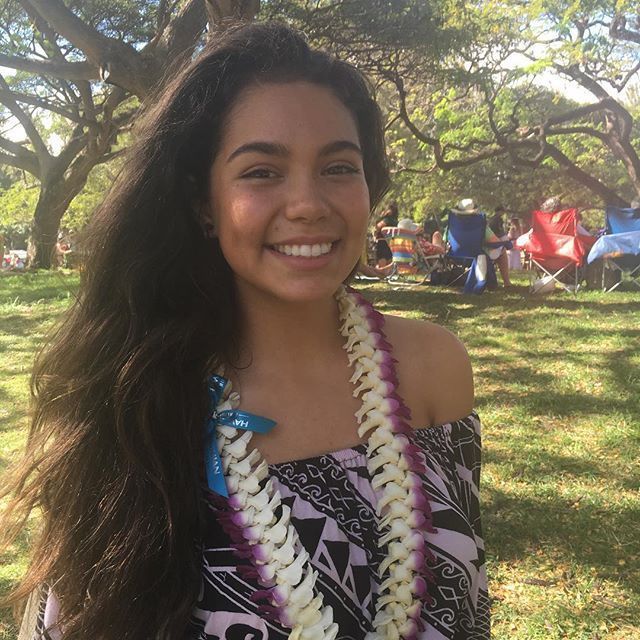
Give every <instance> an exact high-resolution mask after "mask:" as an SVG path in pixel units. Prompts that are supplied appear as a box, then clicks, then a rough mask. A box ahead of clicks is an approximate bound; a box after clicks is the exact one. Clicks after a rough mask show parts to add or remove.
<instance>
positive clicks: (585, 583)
mask: <svg viewBox="0 0 640 640" xmlns="http://www.w3.org/2000/svg"><path fill="white" fill-rule="evenodd" d="M231 18H233V19H242V20H263V19H279V20H284V21H286V22H288V23H290V24H293V25H296V26H298V27H300V28H301V29H302V30H303V31H304V32H305V33H306V34H307V35H308V37H309V39H310V40H311V42H312V43H313V44H315V45H318V46H321V47H324V48H326V49H328V50H330V51H332V52H333V53H334V54H336V55H338V56H340V57H343V58H345V59H348V60H350V61H352V62H354V63H355V64H357V66H358V67H360V68H361V69H363V70H364V71H365V72H367V73H368V75H369V77H370V78H371V81H372V83H373V84H374V87H375V90H376V94H377V96H378V99H379V102H380V104H381V106H382V108H383V111H384V115H385V119H386V124H387V126H386V134H387V145H388V150H389V159H390V164H391V169H392V176H393V186H392V190H391V192H390V194H389V199H391V198H393V199H395V200H396V201H397V202H398V205H399V208H400V212H401V216H408V217H412V218H413V219H414V220H416V221H418V222H420V221H422V220H424V219H425V218H429V217H431V216H437V215H438V214H439V213H440V212H441V211H442V210H443V209H444V208H445V207H448V206H451V205H452V204H454V203H455V202H456V201H458V200H460V199H461V198H464V197H473V198H474V199H475V200H476V202H478V203H479V204H480V205H481V207H482V208H484V209H485V210H489V211H490V210H491V209H493V208H495V207H497V206H499V205H502V206H504V207H506V208H507V209H508V210H509V212H510V213H512V214H513V215H518V216H520V217H521V218H523V219H525V220H526V219H527V216H528V214H529V212H530V211H531V210H532V209H534V208H535V207H537V206H539V205H540V203H541V202H542V201H543V200H544V199H546V198H547V197H548V196H550V195H558V196H560V197H561V198H562V200H563V201H564V202H565V203H566V204H568V205H574V206H577V207H580V208H581V209H583V210H584V211H585V215H584V218H585V223H586V225H587V226H589V227H590V228H591V229H592V230H595V229H598V228H601V227H602V226H603V225H604V211H603V208H604V206H605V205H607V204H613V205H617V206H628V205H629V204H630V203H631V202H632V201H633V200H634V199H635V198H638V197H640V157H639V156H638V152H639V150H640V125H639V122H640V74H639V70H640V9H639V8H638V4H637V1H635V2H630V1H617V2H613V1H604V0H583V1H582V2H570V1H563V0H546V1H532V2H527V3H524V2H520V1H518V0H508V1H505V2H491V1H489V2H468V1H464V2H459V1H453V0H451V1H448V0H389V1H385V2H383V1H381V0H369V1H364V0H332V1H328V0H326V1H325V0H314V1H313V2H312V1H310V0H296V1H294V0H275V1H267V0H263V1H262V2H260V1H258V0H245V1H240V0H111V1H109V2H107V1H106V0H83V1H82V2H80V1H79V0H64V1H63V0H0V233H1V234H2V238H3V243H4V245H5V247H6V248H7V249H10V248H14V249H21V248H26V247H27V243H29V253H30V262H31V269H29V270H26V271H25V272H11V273H8V272H6V273H2V275H1V277H0V352H2V364H1V366H0V368H1V377H0V470H2V469H4V468H5V467H6V466H7V465H8V464H9V463H10V461H11V460H13V459H14V458H15V457H16V455H17V452H18V451H19V449H20V447H21V445H22V443H23V442H24V439H25V437H26V432H27V429H28V376H29V371H30V367H31V364H32V361H33V356H34V353H35V352H36V351H37V349H38V348H39V346H40V345H41V344H42V341H43V340H44V339H45V336H46V333H47V332H48V331H49V330H50V329H51V328H52V327H53V325H54V324H55V322H56V321H57V320H58V319H59V318H60V316H61V314H62V313H63V312H64V310H65V309H66V308H68V306H69V305H70V304H71V303H72V301H73V299H74V294H75V291H76V290H77V285H78V278H79V276H78V272H77V270H68V269H65V270H53V269H51V267H52V255H53V248H54V247H55V244H56V242H57V241H58V239H59V237H60V234H62V236H63V237H65V236H66V237H72V238H73V239H74V243H76V242H77V243H78V247H80V246H81V240H80V239H81V236H82V230H83V228H84V227H85V225H86V223H87V222H88V221H89V220H90V218H91V215H92V213H93V211H94V209H95V208H96V206H97V205H98V204H99V202H100V201H101V199H102V198H103V197H104V194H105V192H106V191H107V190H108V188H109V186H110V185H111V183H112V182H113V180H114V179H115V177H116V176H117V174H118V171H119V168H120V166H121V163H122V159H123V154H124V152H125V151H126V148H127V144H128V141H129V140H130V136H131V128H132V126H133V125H134V123H135V121H136V118H137V116H138V113H139V112H140V110H141V109H144V107H145V105H146V104H149V103H150V101H152V100H153V92H154V90H156V89H157V87H159V86H161V84H162V82H163V78H166V77H168V76H170V75H171V74H172V73H173V72H174V71H175V69H176V67H177V65H179V64H180V63H181V62H182V61H184V60H185V59H188V58H189V57H191V56H193V55H196V54H197V52H198V50H199V49H200V48H201V47H202V45H203V43H204V42H205V40H206V39H207V38H208V37H212V38H214V37H215V36H216V32H217V30H218V29H220V28H224V27H225V26H226V25H227V24H228V22H227V21H228V20H229V19H231ZM72 247H73V243H72ZM80 253H81V252H80V251H78V252H77V254H80ZM70 255H71V256H73V254H70ZM70 261H71V262H73V260H72V259H71V258H70ZM516 283H517V284H518V286H517V287H516V288H515V289H513V290H509V291H498V292H492V293H490V294H485V295H483V296H479V297H467V296H462V295H460V293H459V292H457V291H455V290H448V289H437V288H432V287H412V288H408V289H400V290H396V289H394V288H393V287H391V286H389V285H388V284H375V285H366V286H365V287H364V289H365V293H366V295H367V296H368V297H369V298H370V299H372V300H373V301H374V302H375V303H376V304H377V305H378V306H379V308H380V309H381V310H383V311H387V312H390V313H398V314H401V315H406V316H410V317H418V318H425V319H429V320H433V321H435V322H439V323H441V324H443V325H445V326H447V327H448V328H450V329H451V330H453V331H454V332H455V333H456V334H458V335H459V336H460V337H461V339H462V340H463V341H464V342H465V344H466V345H467V346H468V348H469V351H470V354H471V357H472V360H473V363H474V367H475V371H476V386H477V407H478V410H479V412H480V414H481V416H482V418H483V421H484V425H485V431H484V446H485V460H484V462H485V465H484V475H483V485H482V492H483V495H482V497H483V502H484V506H485V515H484V527H485V535H486V541H487V549H488V563H489V574H490V590H491V595H492V598H493V620H494V623H493V626H494V636H495V637H496V638H500V639H503V638H505V639H506V638H522V639H526V638H572V639H573V638H575V639H585V640H586V639H590V640H595V639H596V638H603V639H604V638H613V639H625V640H626V639H629V638H631V639H633V638H640V560H639V555H640V542H639V536H638V531H640V499H639V492H638V487H639V486H640V467H639V465H638V450H639V449H640V447H639V445H640V418H639V416H640V393H639V392H640V367H639V365H640V356H639V354H638V344H639V341H638V338H639V336H640V330H639V328H638V311H639V309H640V307H639V305H638V303H639V302H640V294H639V293H638V292H637V291H636V292H633V291H616V292H613V293H609V294H606V293H602V292H599V291H595V290H594V291H581V292H579V293H578V295H577V296H572V295H568V294H560V293H556V294H552V295H550V296H547V297H544V296H534V295H531V294H529V293H528V290H527V287H526V284H525V279H524V276H522V275H520V276H516ZM33 524H34V526H37V523H36V522H35V521H34V523H33ZM28 546H29V534H28V532H27V533H25V535H24V536H23V537H22V538H21V539H20V541H19V543H18V544H17V545H16V546H15V547H14V548H12V549H9V550H8V552H7V553H6V554H5V555H4V556H2V557H0V591H2V592H6V591H7V590H8V589H9V588H10V586H11V584H13V583H14V581H15V580H16V579H17V578H18V577H19V575H20V572H21V571H23V570H24V567H25V562H26V557H27V553H28ZM15 637H16V629H15V626H14V625H13V623H12V620H11V616H10V614H9V612H4V613H3V615H2V617H1V618H0V638H6V639H8V640H13V639H14V638H15Z"/></svg>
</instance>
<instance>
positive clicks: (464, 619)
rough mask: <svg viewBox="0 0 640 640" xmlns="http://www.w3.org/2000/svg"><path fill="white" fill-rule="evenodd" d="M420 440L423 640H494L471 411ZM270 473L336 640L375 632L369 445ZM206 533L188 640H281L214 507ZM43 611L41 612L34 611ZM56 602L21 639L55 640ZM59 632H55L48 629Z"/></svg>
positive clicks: (45, 599)
mask: <svg viewBox="0 0 640 640" xmlns="http://www.w3.org/2000/svg"><path fill="white" fill-rule="evenodd" d="M412 437H413V441H414V442H415V444H417V445H418V446H419V447H420V449H421V450H422V451H423V452H424V454H425V456H426V461H427V473H426V475H425V476H423V480H424V483H425V486H426V489H427V491H428V494H429V496H430V499H431V509H432V517H433V524H434V526H435V528H436V533H429V534H427V543H428V545H429V546H430V548H431V549H432V551H433V552H434V554H435V557H436V564H435V566H433V574H434V577H435V583H434V584H432V585H430V586H429V590H430V593H431V595H432V596H433V598H434V603H433V604H431V605H428V606H427V605H425V606H424V607H423V612H422V618H423V621H424V623H425V630H424V631H423V632H422V633H420V634H419V636H418V637H419V639H420V640H445V639H446V640H488V638H489V599H488V595H487V579H486V572H485V563H484V543H483V540H482V530H481V527H480V512H479V503H478V485H479V479H480V421H479V419H478V417H477V415H476V414H475V413H474V414H471V415H470V416H469V417H467V418H465V419H463V420H457V421H456V422H451V423H448V424H444V425H441V426H438V427H432V428H428V429H417V430H415V431H414V432H413V436H412ZM270 471H271V476H272V477H273V478H274V481H275V486H276V487H277V488H278V489H279V490H280V492H281V495H282V497H283V501H284V502H285V503H286V504H288V505H289V507H290V508H291V514H292V522H293V524H294V526H295V527H296V530H297V531H298V535H299V537H300V541H301V543H302V544H303V545H304V547H305V549H306V550H307V551H308V552H309V555H310V556H311V562H312V564H313V566H314V568H315V569H316V570H317V571H318V574H319V577H318V582H317V588H318V589H319V590H320V591H321V592H322V593H323V595H324V602H325V603H326V604H329V605H331V606H332V607H333V611H334V618H335V621H336V622H337V623H338V625H339V627H340V632H339V634H338V640H363V638H364V637H365V634H366V633H367V632H368V631H370V630H371V620H372V619H373V615H374V606H375V598H376V593H377V590H378V579H377V568H378V565H379V563H380V561H381V559H382V558H383V557H384V555H385V554H386V548H384V547H380V546H379V542H378V541H379V539H380V537H381V535H380V530H379V529H378V526H377V522H376V518H375V508H374V505H375V503H376V493H375V492H374V490H373V488H372V486H371V478H370V476H369V473H368V471H367V467H366V455H365V446H364V445H358V446H356V447H353V448H349V449H343V450H341V451H337V452H335V453H331V454H327V455H323V456H319V457H315V458H309V459H306V460H300V461H296V462H288V463H282V464H276V465H271V467H270ZM207 508H208V509H209V511H210V514H211V518H210V519H209V527H208V531H207V534H206V536H205V539H204V540H203V543H204V546H203V549H204V552H203V565H202V585H201V592H200V597H199V601H198V604H197V608H196V609H195V610H194V613H193V616H192V620H191V622H190V624H189V629H188V632H187V634H186V636H185V637H186V639H188V640H280V639H283V638H287V637H288V633H287V630H286V629H284V628H283V627H281V626H279V625H277V624H274V623H273V622H270V621H268V620H265V619H263V617H262V616H260V615H259V613H258V604H257V603H255V602H253V601H252V599H251V595H252V594H253V593H254V592H255V591H257V590H258V589H260V588H261V587H259V586H258V585H257V584H256V583H252V582H251V581H248V580H245V579H244V578H242V577H241V576H240V575H239V573H238V571H237V567H238V566H239V564H240V563H241V562H242V561H240V560H238V559H237V558H236V556H235V555H234V553H233V551H232V549H231V545H230V541H229V539H228V538H227V537H226V536H225V534H224V532H223V531H222V529H221V528H220V527H219V525H218V524H217V519H216V507H214V506H213V505H212V504H210V503H209V502H207ZM36 607H37V608H36ZM57 613H58V605H57V601H56V598H55V596H53V595H52V594H50V593H49V594H47V593H46V592H45V593H43V594H42V595H41V596H40V600H39V602H38V600H36V601H35V603H34V615H33V619H34V625H33V627H31V629H32V631H27V632H26V633H24V635H22V634H21V637H26V638H29V639H31V638H33V640H41V639H42V638H46V639H49V638H50V639H51V640H58V639H59V638H60V633H59V631H58V630H57V629H56V628H55V622H56V618H57ZM50 626H54V628H53V629H51V630H50V633H43V629H44V628H45V627H50Z"/></svg>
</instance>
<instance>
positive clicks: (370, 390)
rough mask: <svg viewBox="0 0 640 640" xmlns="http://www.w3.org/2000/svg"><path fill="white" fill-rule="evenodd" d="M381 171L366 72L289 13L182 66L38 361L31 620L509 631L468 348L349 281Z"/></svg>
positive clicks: (99, 634)
mask: <svg viewBox="0 0 640 640" xmlns="http://www.w3.org/2000/svg"><path fill="white" fill-rule="evenodd" d="M387 182H388V174H387V166H386V161H385V154H384V143H383V132H382V126H381V118H380V114H379V111H378V108H377V106H376V104H375V102H374V100H373V98H372V97H371V92H370V89H369V86H368V84H367V83H366V81H365V80H364V79H363V78H362V76H361V75H360V74H359V73H358V72H357V71H356V70H354V69H353V68H352V67H351V66H349V65H348V64H346V63H344V62H339V61H337V60H335V59H333V58H330V57H328V56H327V55H325V54H324V53H321V52H318V51H313V50H311V49H310V48H309V47H308V45H307V43H306V42H305V41H304V39H303V38H302V37H301V36H300V35H299V34H298V33H296V32H294V31H292V30H290V29H288V28H286V27H283V26H279V25H254V26H248V27H243V28H240V29H237V30H234V31H231V32H228V33H226V34H225V35H222V36H220V37H219V38H218V39H216V41H215V44H213V45H212V46H210V47H209V48H207V49H206V50H205V51H204V52H203V53H202V55H201V56H200V57H199V58H198V60H196V61H195V62H193V63H192V64H191V65H190V66H189V67H188V68H187V69H186V70H185V71H184V72H182V73H181V74H180V75H179V76H178V77H177V78H176V79H174V80H173V81H172V82H171V83H170V85H169V87H168V88H167V89H166V90H165V91H164V92H163V94H162V95H161V96H160V97H159V98H158V100H157V101H156V103H155V105H154V106H153V108H152V109H151V110H150V112H149V113H148V115H147V118H146V121H145V123H144V125H143V126H142V127H141V129H140V130H139V131H138V136H137V142H136V143H135V145H134V147H133V148H132V150H131V153H130V156H129V160H128V163H127V164H126V166H125V168H124V169H123V172H122V175H121V177H120V179H119V181H118V183H117V184H116V185H115V187H114V189H113V191H112V192H111V193H110V194H109V195H108V196H107V198H106V200H105V203H104V205H103V206H102V208H101V210H100V211H99V212H98V213H97V214H96V217H95V220H94V223H93V225H94V226H93V237H94V245H93V251H92V253H91V260H90V263H89V264H88V265H87V267H86V271H85V273H84V277H83V283H82V287H81V291H80V294H79V297H78V300H77V302H76V304H75V305H74V307H73V309H72V310H71V312H70V314H69V316H68V317H67V318H66V320H65V322H64V324H63V325H62V327H61V328H60V330H59V332H58V333H57V335H56V336H55V339H54V340H53V342H52V343H51V345H50V346H49V347H48V349H47V350H46V352H45V353H44V355H43V356H42V357H41V358H40V360H39V363H38V365H37V367H36V370H35V373H34V384H33V391H34V402H35V411H34V418H33V424H32V427H31V433H30V437H29V442H28V449H27V455H26V457H25V459H24V461H23V462H22V463H21V465H20V466H19V467H18V468H17V470H16V472H15V475H14V478H13V481H12V483H11V484H10V489H9V490H10V491H11V492H12V493H13V495H14V497H13V501H12V502H11V505H10V507H9V513H8V514H7V515H6V516H5V517H6V522H9V520H11V521H12V522H14V523H17V524H16V526H14V528H13V531H14V532H15V531H18V530H19V528H20V526H21V525H23V524H24V521H25V518H26V517H27V515H28V514H29V513H30V512H31V511H32V510H33V509H34V508H36V507H39V508H41V510H42V514H41V522H42V527H41V530H40V532H39V534H38V537H37V539H36V541H35V546H34V551H33V556H32V560H31V564H30V568H29V571H28V573H27V575H26V577H25V578H24V581H23V582H22V583H21V585H20V586H19V587H18V589H17V590H16V592H15V594H14V598H19V597H24V596H27V595H28V594H30V593H33V594H34V595H32V597H31V600H30V602H31V605H32V606H31V607H30V611H31V612H32V613H33V614H34V615H33V616H29V615H28V616H27V618H26V620H25V624H24V630H23V634H24V635H23V637H25V638H29V639H32V638H45V637H48V638H60V637H63V638H64V639H65V640H69V639H74V640H75V639H79V638H83V639H85V638H96V639H100V640H102V639H109V640H116V639H117V640H123V639H131V640H134V639H135V640H140V639H142V638H162V639H164V638H170V639H172V640H173V639H176V638H189V639H205V638H206V639H211V640H213V639H222V638H227V639H229V640H232V639H234V638H243V639H244V638H253V639H265V640H266V639H267V638H270V639H280V638H287V637H289V638H299V639H312V638H317V639H318V640H320V639H323V640H324V639H327V638H329V639H330V638H342V639H349V638H350V639H353V640H356V639H357V640H363V639H364V638H367V639H380V640H382V639H383V638H384V639H388V638H429V639H432V638H433V639H436V638H437V639H440V638H465V639H469V638H488V637H489V629H488V599H487V593H486V579H485V573H484V554H483V545H482V538H481V531H480V522H479V513H478V503H477V500H478V493H477V488H478V479H479V478H478V476H479V466H480V455H479V453H480V448H479V447H480V440H479V423H478V419H477V417H476V415H475V414H473V413H472V403H473V388H472V377H471V370H470V366H469V360H468V357H467V355H466V352H465V350H464V348H463V347H462V346H461V344H460V343H459V342H458V340H457V339H456V338H454V337H453V336H452V335H451V334H450V333H448V332H447V331H445V330H444V329H441V328H439V327H437V326H434V325H431V324H428V323H423V322H418V321H411V320H404V319H401V318H397V317H394V316H389V317H383V316H381V315H380V314H378V313H377V312H375V311H374V310H373V308H372V307H371V306H370V304H369V303H368V302H367V301H366V300H365V299H364V298H362V297H361V296H359V295H358V294H356V293H355V292H353V291H351V290H350V289H348V288H346V287H345V285H344V283H345V282H347V281H348V280H349V278H350V275H351V274H352V273H353V272H354V270H355V269H356V267H357V263H358V258H359V256H360V254H361V251H362V246H363V243H364V241H365V236H366V232H367V223H368V220H369V215H370V212H371V211H372V210H373V208H374V207H375V205H376V204H377V203H378V202H379V200H380V198H381V197H382V195H383V194H384V192H385V189H386V187H387ZM274 422H275V423H276V424H275V426H274V424H273V423H274ZM32 618H33V620H34V621H33V622H32ZM45 629H46V630H45Z"/></svg>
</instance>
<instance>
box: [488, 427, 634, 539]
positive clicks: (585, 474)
mask: <svg viewBox="0 0 640 640" xmlns="http://www.w3.org/2000/svg"><path fill="white" fill-rule="evenodd" d="M528 440H529V438H528V436H526V435H524V434H523V435H522V441H523V442H522V444H523V445H526V444H527V441H528ZM621 446H622V445H621ZM523 450H524V449H523ZM483 460H484V463H485V464H498V465H505V466H508V467H509V468H510V469H513V471H511V475H512V476H515V477H517V478H518V479H520V480H522V481H524V482H527V483H529V484H535V483H540V482H544V481H550V480H552V481H553V480H555V481H563V482H564V480H565V479H566V478H567V477H570V478H569V480H571V479H580V478H595V479H602V480H603V481H606V482H608V483H611V482H614V483H615V484H616V485H617V486H618V487H620V488H621V489H624V490H628V491H635V490H636V489H637V488H638V485H639V484H640V470H638V472H637V473H636V474H635V475H629V474H628V473H621V472H618V471H617V470H616V466H615V463H614V462H613V461H611V462H608V461H602V460H598V459H594V458H593V457H589V458H585V457H578V456H576V455H575V454H573V455H571V456H566V455H562V454H560V453H555V452H550V451H547V450H538V451H537V452H536V453H535V454H534V455H531V456H526V457H520V458H517V457H515V456H514V454H513V453H509V454H508V455H507V454H506V453H503V452H501V451H496V450H495V449H492V448H490V447H488V448H486V449H485V450H484V454H483ZM483 491H484V489H483ZM639 545H640V543H639Z"/></svg>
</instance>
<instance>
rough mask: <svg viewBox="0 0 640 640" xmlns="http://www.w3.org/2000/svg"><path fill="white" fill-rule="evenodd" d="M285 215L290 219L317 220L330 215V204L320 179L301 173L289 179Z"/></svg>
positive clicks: (309, 221)
mask: <svg viewBox="0 0 640 640" xmlns="http://www.w3.org/2000/svg"><path fill="white" fill-rule="evenodd" d="M288 186H289V188H288V190H287V201H286V205H285V216H286V217H287V219H288V220H297V221H302V222H308V223H312V222H317V221H319V220H322V219H323V218H326V217H327V216H328V215H329V205H328V201H327V199H326V194H325V193H324V191H323V189H322V187H321V185H320V184H319V180H317V179H316V178H315V177H314V176H313V175H299V176H296V177H295V178H293V179H292V180H290V181H289V185H288Z"/></svg>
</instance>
